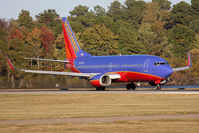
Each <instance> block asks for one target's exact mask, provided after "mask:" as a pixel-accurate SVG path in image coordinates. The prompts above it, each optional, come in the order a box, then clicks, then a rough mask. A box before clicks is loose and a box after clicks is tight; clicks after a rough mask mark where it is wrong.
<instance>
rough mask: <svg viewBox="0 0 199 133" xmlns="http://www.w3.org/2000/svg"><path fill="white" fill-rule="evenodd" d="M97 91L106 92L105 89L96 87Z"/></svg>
mask: <svg viewBox="0 0 199 133" xmlns="http://www.w3.org/2000/svg"><path fill="white" fill-rule="evenodd" d="M96 91H105V87H96Z"/></svg>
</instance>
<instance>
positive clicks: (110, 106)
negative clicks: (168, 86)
mask: <svg viewBox="0 0 199 133" xmlns="http://www.w3.org/2000/svg"><path fill="white" fill-rule="evenodd" d="M198 101H199V95H157V94H154V95H142V94H141V95H139V94H137V95H136V94H64V95H62V94H57V95H54V94H53V95H30V94H26V95H21V94H17V95H12V94H5V95H3V94H2V95H0V120H9V119H12V120H16V119H32V118H67V117H89V116H131V115H150V114H181V113H199V102H198Z"/></svg>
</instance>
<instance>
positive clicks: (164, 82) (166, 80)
mask: <svg viewBox="0 0 199 133" xmlns="http://www.w3.org/2000/svg"><path fill="white" fill-rule="evenodd" d="M168 81H169V78H167V79H165V80H161V81H160V83H158V84H160V85H164V84H166V83H167V82H168ZM149 84H150V85H151V86H156V85H157V83H156V82H155V81H154V82H149Z"/></svg>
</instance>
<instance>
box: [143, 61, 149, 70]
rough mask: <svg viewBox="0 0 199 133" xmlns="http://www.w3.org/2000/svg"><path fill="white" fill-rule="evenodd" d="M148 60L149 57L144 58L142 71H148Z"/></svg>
mask: <svg viewBox="0 0 199 133" xmlns="http://www.w3.org/2000/svg"><path fill="white" fill-rule="evenodd" d="M149 62H150V60H149V59H146V60H145V62H144V72H148V70H149Z"/></svg>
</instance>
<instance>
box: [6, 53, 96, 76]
mask: <svg viewBox="0 0 199 133" xmlns="http://www.w3.org/2000/svg"><path fill="white" fill-rule="evenodd" d="M6 59H7V61H8V64H9V66H10V68H11V69H12V70H16V71H23V72H27V73H38V74H49V75H60V76H74V77H82V78H87V79H90V78H92V77H93V76H95V75H97V74H99V73H76V72H59V71H40V70H24V69H16V68H15V67H14V65H13V64H12V62H11V61H10V59H9V58H8V57H6Z"/></svg>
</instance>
